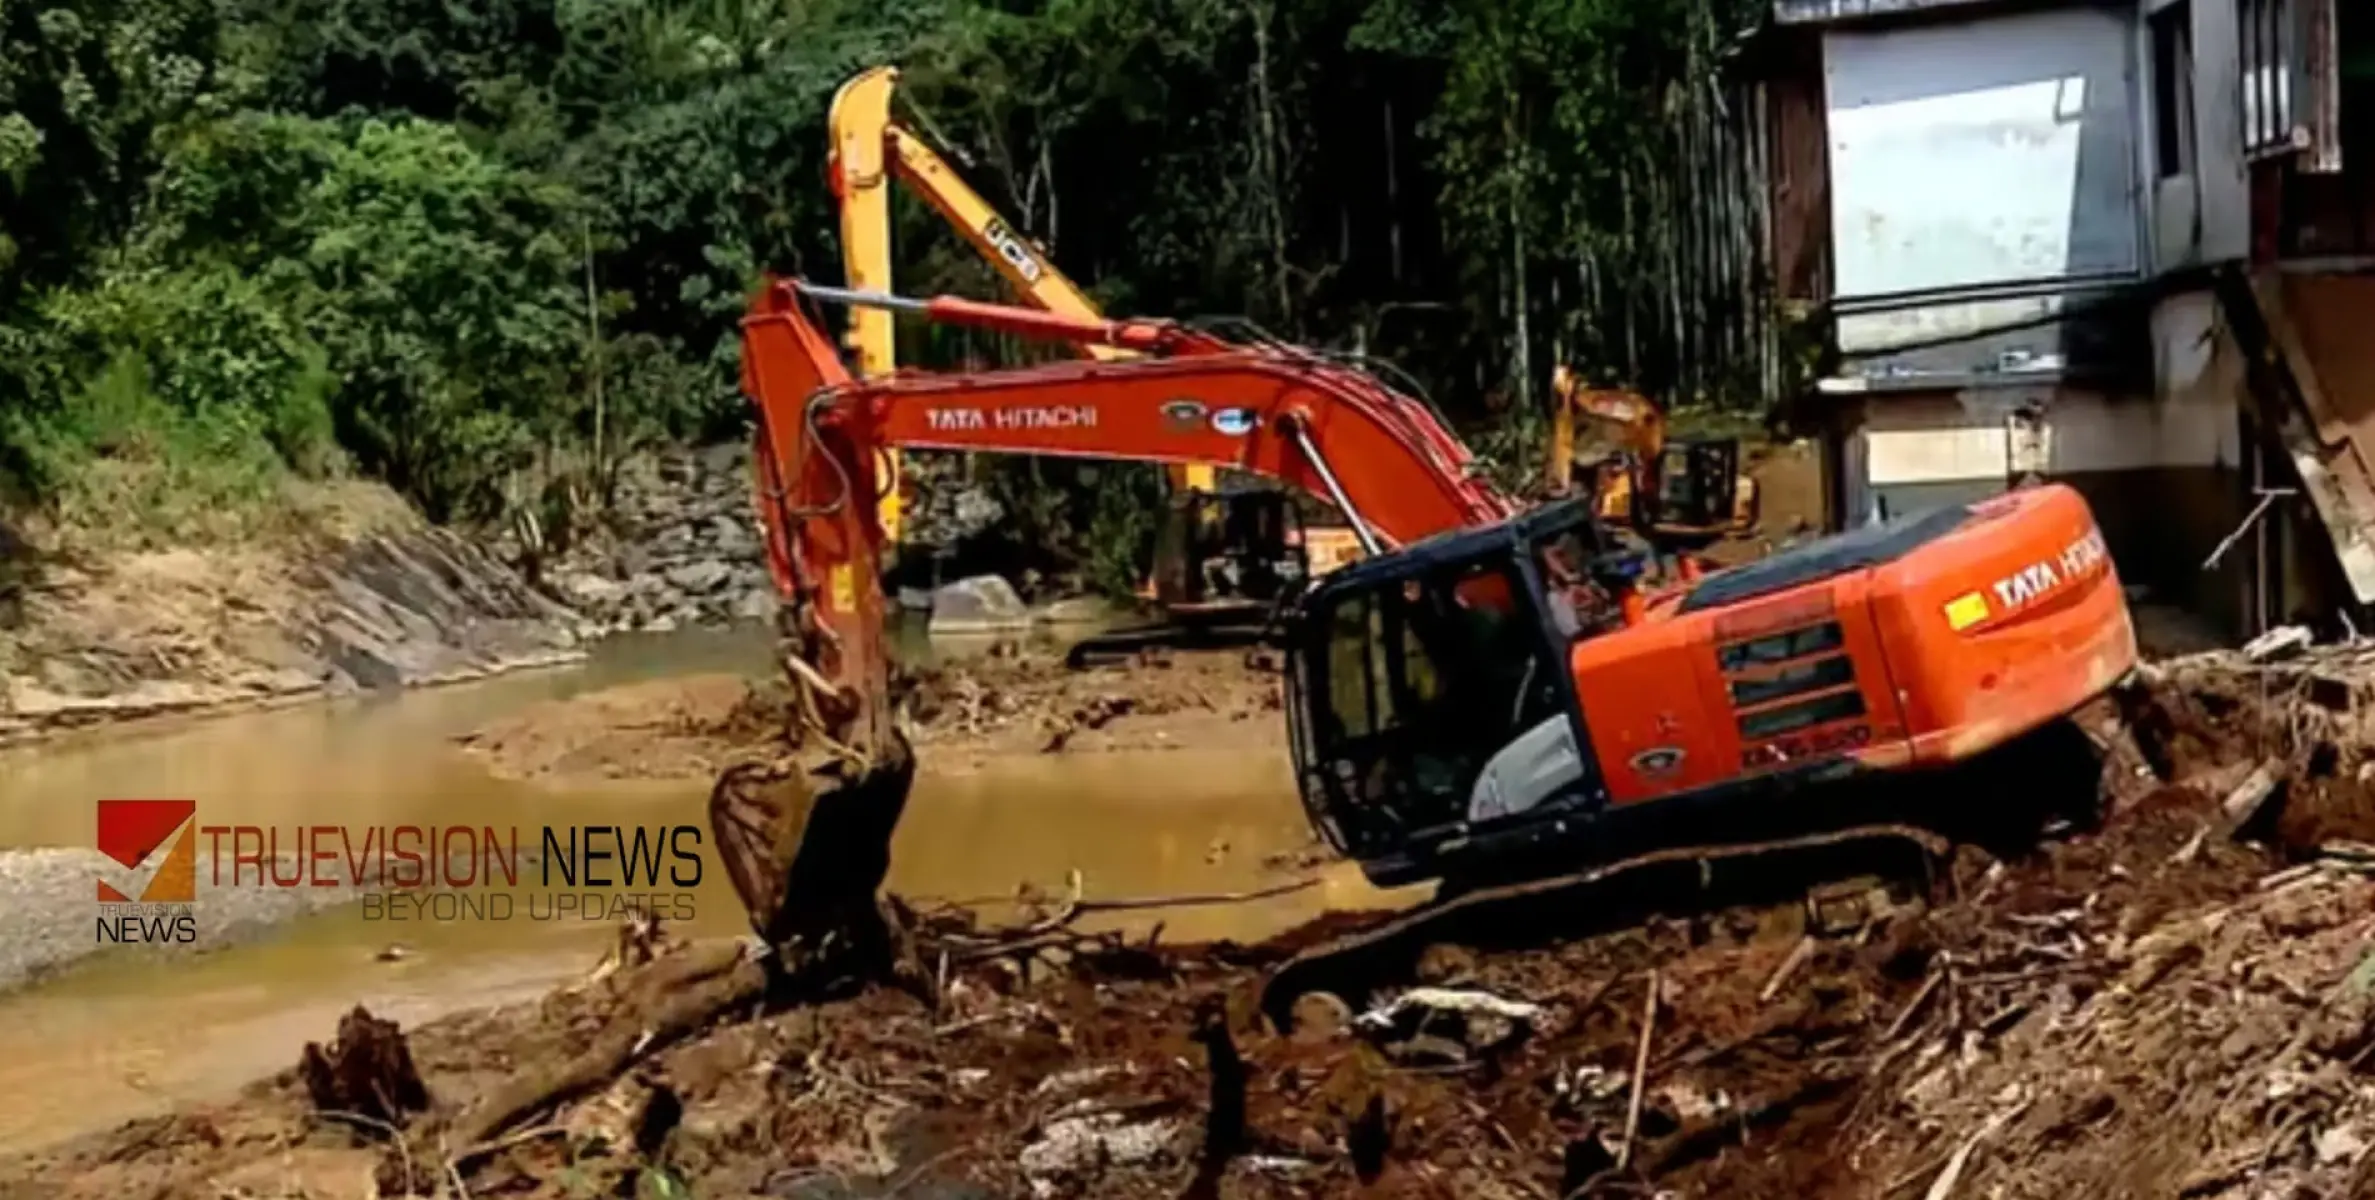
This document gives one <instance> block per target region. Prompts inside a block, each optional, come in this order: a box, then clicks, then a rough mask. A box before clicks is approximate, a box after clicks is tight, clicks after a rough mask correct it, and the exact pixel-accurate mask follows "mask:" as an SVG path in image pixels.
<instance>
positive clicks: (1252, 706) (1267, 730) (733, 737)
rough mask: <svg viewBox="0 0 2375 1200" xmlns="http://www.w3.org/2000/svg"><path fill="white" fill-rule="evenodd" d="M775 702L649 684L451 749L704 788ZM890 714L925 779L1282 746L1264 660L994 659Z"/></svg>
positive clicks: (536, 772)
mask: <svg viewBox="0 0 2375 1200" xmlns="http://www.w3.org/2000/svg"><path fill="white" fill-rule="evenodd" d="M780 695H781V693H780V691H779V689H778V688H777V687H776V685H774V684H773V683H771V682H759V681H754V680H751V679H748V678H746V677H742V676H736V675H726V674H713V675H696V676H689V677H684V678H676V679H665V680H656V681H653V682H649V683H639V684H632V685H628V686H625V687H618V688H611V689H607V690H604V691H600V692H595V693H591V694H588V695H583V696H577V697H572V698H570V699H566V700H555V701H550V702H547V703H544V704H539V705H535V706H533V707H530V708H528V709H525V710H522V711H521V712H519V713H517V714H516V715H514V716H511V717H509V718H506V719H504V720H502V721H499V722H496V723H494V724H492V725H489V726H487V727H485V728H482V729H479V730H476V731H474V732H472V733H471V734H469V735H468V736H466V737H464V738H463V739H462V744H463V746H464V747H465V748H466V749H468V750H469V751H470V752H471V753H473V754H475V755H477V756H479V757H480V758H481V760H482V761H484V762H485V763H486V764H487V766H488V767H489V769H490V770H492V771H494V772H495V773H496V774H498V775H500V776H503V777H505V778H511V779H534V780H544V781H548V782H558V783H582V782H587V781H593V780H630V779H631V780H672V781H685V780H702V781H706V780H709V779H713V778H715V777H716V776H717V774H718V773H719V772H720V771H722V770H724V769H725V768H726V767H727V766H728V765H730V764H732V763H734V762H736V761H739V760H740V759H742V758H744V757H747V756H751V755H757V754H765V753H767V752H768V751H769V750H770V745H769V743H770V742H771V740H772V739H773V738H774V737H775V734H776V732H777V731H778V730H780V729H781V728H782V727H783V721H784V718H785V713H784V709H783V704H782V701H781V699H780ZM899 704H900V707H901V711H902V712H903V714H904V715H905V717H906V719H907V721H908V723H909V724H910V726H911V727H912V729H913V735H912V736H913V737H914V740H915V742H916V745H917V747H918V750H919V752H920V753H922V754H923V755H924V757H925V760H926V761H927V762H928V763H929V764H930V765H931V766H932V768H933V769H935V770H945V769H961V768H962V767H964V766H965V765H966V764H967V763H968V762H972V761H976V760H979V759H981V758H985V757H988V756H992V755H1000V754H1042V753H1045V754H1056V753H1096V752H1100V751H1109V750H1152V749H1163V748H1198V747H1217V746H1240V745H1243V746H1248V747H1260V748H1263V749H1265V750H1268V749H1270V748H1273V747H1283V737H1284V731H1283V721H1282V720H1281V719H1280V718H1279V717H1278V716H1277V715H1276V714H1277V709H1278V706H1279V691H1278V674H1277V670H1276V665H1275V662H1274V660H1273V659H1272V658H1271V656H1269V655H1268V654H1267V653H1265V652H1251V653H1248V652H1244V651H1203V652H1179V653H1147V654H1142V655H1140V656H1139V658H1138V660H1137V661H1135V662H1133V663H1131V664H1129V665H1127V666H1108V667H1097V668H1092V669H1087V670H1081V671H1068V670H1065V669H1064V667H1063V664H1062V663H1061V662H1058V661H1056V660H1055V659H1054V658H1053V657H1051V656H1050V655H1048V654H1046V653H1044V652H1033V651H1025V650H1022V649H1020V648H1012V647H999V648H996V649H995V650H994V652H992V653H989V654H986V655H983V656H980V657H976V658H971V659H967V660H964V661H963V662H960V663H956V664H952V665H948V666H942V667H937V668H933V669H930V670H926V671H923V672H920V673H918V674H916V675H914V676H913V677H911V678H910V679H909V680H908V681H907V686H906V688H905V689H904V691H903V694H902V695H901V697H900V700H899ZM1279 752H1283V750H1282V749H1281V750H1280V751H1279Z"/></svg>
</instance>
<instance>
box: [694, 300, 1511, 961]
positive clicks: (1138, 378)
mask: <svg viewBox="0 0 2375 1200" xmlns="http://www.w3.org/2000/svg"><path fill="white" fill-rule="evenodd" d="M820 301H825V302H841V303H848V304H850V305H852V306H853V307H855V308H856V309H857V310H858V313H859V315H864V314H866V313H886V312H889V311H894V310H899V309H907V310H912V311H916V312H920V313H922V314H924V315H925V316H927V317H929V318H930V319H932V320H934V321H937V322H942V323H950V324H963V325H972V326H976V327H981V328H988V329H996V330H1001V331H1004V332H1007V333H1010V334H1015V335H1019V336H1024V337H1033V338H1040V339H1047V340H1056V341H1062V342H1066V343H1070V344H1073V345H1077V346H1098V347H1104V348H1108V349H1114V350H1121V351H1125V352H1128V353H1130V354H1132V355H1134V356H1135V357H1133V358H1132V359H1130V360H1127V361H1113V362H1096V361H1084V362H1076V363H1059V364H1054V365H1046V366H1036V367H1023V368H1015V369H1008V370H997V371H986V372H975V373H969V374H960V375H925V374H891V375H887V376H882V377H876V378H858V377H855V376H853V375H852V373H851V372H850V371H849V369H848V367H847V366H846V365H845V364H844V362H843V361H842V358H841V356H840V354H839V353H837V352H836V350H835V349H834V346H833V342H832V339H831V338H830V337H829V336H828V335H827V334H826V333H825V332H824V330H823V328H822V326H821V324H820V322H819V321H818V320H817V318H816V316H815V315H814V313H813V312H812V311H811V308H810V305H811V304H812V303H814V302H820ZM743 388H744V391H745V392H746V393H747V394H748V395H749V397H750V399H751V400H752V402H753V404H754V405H755V407H756V409H757V412H758V424H759V429H758V440H759V446H758V458H759V508H760V516H761V519H762V522H763V524H764V525H765V527H766V534H767V546H768V555H769V563H770V567H771V569H772V571H773V574H774V576H775V580H776V584H777V587H778V590H779V591H780V592H781V594H782V597H783V605H782V611H781V618H780V619H781V622H782V625H783V632H784V634H785V639H784V642H785V653H786V660H787V661H786V663H785V667H786V671H787V674H788V676H789V678H790V681H791V683H792V686H793V693H794V696H793V704H792V708H793V712H794V724H795V727H796V728H795V733H796V740H797V741H798V742H799V744H800V746H801V747H802V749H803V752H804V754H805V757H806V758H807V760H808V765H806V766H803V767H801V768H800V769H799V770H776V771H773V772H772V773H758V772H745V773H744V774H742V775H741V776H736V775H734V774H732V773H729V775H728V777H727V778H726V779H723V780H721V781H720V784H719V787H718V789H717V791H716V792H715V793H713V795H712V797H711V822H712V825H713V827H714V828H715V829H716V830H717V831H718V835H719V838H720V840H721V842H722V843H724V844H723V846H722V847H721V849H722V850H723V851H724V856H725V858H726V862H727V866H728V874H729V875H730V876H731V877H732V878H733V881H734V884H735V887H736V889H737V890H738V891H739V892H740V893H741V896H742V899H743V902H744V903H745V905H746V906H748V907H749V908H750V911H751V913H752V915H753V919H754V922H755V923H757V925H758V926H759V928H760V931H761V932H762V933H763V934H765V935H766V936H767V937H768V938H769V940H770V941H773V942H777V943H778V944H781V943H782V941H783V940H784V939H785V938H786V937H798V936H800V935H801V933H802V932H803V931H804V930H805V931H806V932H807V933H808V934H809V935H810V936H812V937H822V936H824V933H820V932H819V930H820V929H822V930H824V932H825V933H840V932H842V931H841V930H840V929H839V926H840V925H844V924H846V923H847V920H848V919H849V918H850V917H851V915H852V914H859V915H861V916H862V914H863V913H864V912H865V911H866V906H867V905H868V904H869V903H870V902H871V898H872V897H873V895H874V893H875V891H876V889H878V888H879V887H880V885H881V882H882V879H883V876H884V874H885V873H886V872H887V870H888V865H889V860H888V846H889V834H890V829H891V826H892V824H894V823H895V822H896V819H897V812H898V809H899V806H900V805H901V804H902V803H903V802H904V798H905V788H906V784H907V781H908V780H909V779H910V778H911V777H912V771H913V757H912V754H911V753H910V751H909V749H908V746H907V743H906V741H905V739H904V738H903V736H902V735H901V733H900V731H899V730H898V728H897V726H896V723H895V721H894V717H893V713H892V711H891V701H890V690H891V689H890V660H889V652H888V647H887V643H886V635H885V632H884V613H885V607H886V606H885V603H884V598H883V594H882V591H881V584H880V579H881V568H882V565H883V557H884V554H885V552H886V549H887V546H888V535H887V532H886V530H885V529H884V526H883V521H882V512H881V509H880V507H879V504H878V501H879V500H880V499H881V497H882V496H883V495H884V493H885V492H887V491H888V490H889V488H890V483H891V481H890V479H889V478H888V477H887V476H886V475H885V474H884V471H883V466H882V464H883V461H884V452H885V451H890V450H895V449H901V448H910V449H912V448H927V447H928V448H932V449H941V450H964V451H998V452H1008V453H1022V454H1049V455H1070V456H1077V457H1087V458H1097V459H1105V460H1121V461H1136V462H1147V463H1159V464H1162V465H1165V466H1170V467H1203V468H1213V467H1231V468H1235V469H1238V470H1242V471H1246V472H1249V473H1253V474H1258V475H1263V476H1266V477H1269V478H1272V479H1275V480H1278V481H1281V482H1283V483H1285V484H1288V485H1290V486H1293V487H1297V488H1300V489H1303V490H1304V491H1306V492H1309V493H1311V494H1313V495H1316V496H1318V497H1320V498H1322V499H1325V500H1327V501H1329V502H1330V503H1332V504H1334V505H1335V506H1336V507H1337V508H1338V509H1339V510H1341V511H1342V512H1343V514H1344V516H1345V518H1346V519H1347V520H1348V521H1350V522H1351V523H1352V525H1353V528H1354V529H1355V530H1356V531H1357V532H1358V533H1359V535H1360V537H1361V540H1362V543H1363V548H1364V550H1366V551H1367V552H1368V553H1369V554H1372V555H1374V554H1377V553H1379V552H1380V551H1382V550H1385V549H1388V548H1393V547H1400V546H1404V545H1408V544H1410V543H1412V542H1415V541H1418V540H1420V539H1423V538H1426V537H1428V536H1430V535H1433V534H1437V533H1441V532H1445V531H1448V530H1453V529H1459V528H1463V527H1468V526H1474V525H1483V524H1491V523H1494V522H1498V521H1501V520H1504V519H1506V518H1507V517H1509V516H1511V515H1513V514H1514V513H1515V511H1516V506H1515V505H1514V504H1513V503H1512V502H1511V501H1510V500H1509V499H1508V498H1507V497H1505V496H1503V495H1501V494H1500V493H1499V492H1498V491H1496V490H1494V489H1493V488H1492V486H1491V485H1490V484H1489V483H1488V482H1486V481H1485V480H1484V479H1483V478H1482V477H1481V476H1480V475H1478V474H1477V473H1476V471H1475V470H1474V469H1473V468H1474V466H1475V464H1474V462H1473V460H1472V458H1471V456H1470V454H1469V452H1468V450H1467V449H1466V447H1465V446H1463V445H1462V444H1461V443H1460V441H1459V439H1458V438H1457V437H1455V436H1454V435H1453V434H1452V433H1451V431H1450V430H1449V429H1448V428H1446V427H1445V426H1444V425H1443V423H1442V421H1441V419H1440V418H1439V417H1438V416H1437V415H1436V414H1435V412H1434V411H1433V409H1431V408H1430V407H1428V406H1427V405H1425V404H1424V403H1422V402H1420V401H1418V400H1415V399H1413V398H1411V397H1408V396H1404V395H1401V394H1399V393H1397V392H1394V391H1392V390H1390V389H1388V388H1386V387H1385V386H1383V385H1382V384H1380V383H1379V382H1378V381H1377V380H1376V379H1375V378H1373V377H1371V376H1370V375H1368V374H1367V373H1365V372H1363V371H1361V370H1359V369H1357V368H1355V367H1352V366H1349V365H1345V364H1342V363H1339V362H1337V361H1334V360H1331V359H1329V358H1327V357H1325V356H1322V355H1319V354H1315V353H1312V352H1309V351H1303V350H1296V349H1292V348H1288V347H1281V346H1271V345H1262V346H1250V347H1248V346H1239V345H1235V344H1232V343H1229V342H1226V341H1223V340H1221V339H1218V338H1215V337H1212V336H1210V335H1208V334H1204V333H1199V332H1196V331H1193V330H1189V329H1185V328H1182V327H1180V326H1178V325H1175V324H1172V323H1168V322H1150V321H1111V320H1105V319H1102V318H1082V317H1073V316H1063V315H1059V314H1054V313H1048V312H1039V311H1033V310H1030V309H1023V308H1013V307H1007V306H1001V305H992V304H982V303H979V302H975V301H968V300H960V299H955V298H949V297H940V298H935V299H932V300H908V299H903V298H899V297H893V296H888V295H884V294H881V293H863V292H851V291H847V290H843V289H834V288H824V287H817V286H812V285H806V284H800V283H795V282H791V281H771V282H770V283H769V284H768V285H767V286H766V288H765V289H764V291H763V292H762V293H761V294H760V295H759V297H758V298H757V300H756V301H755V303H754V304H753V306H752V309H751V311H750V313H749V314H748V315H747V316H746V317H745V318H744V321H743ZM828 823H829V824H831V825H833V826H835V827H836V828H835V831H834V833H833V834H831V835H830V837H829V839H821V840H820V834H819V829H820V827H821V826H823V825H825V824H828ZM820 847H822V848H820ZM795 859H796V860H798V861H797V863H796V862H795ZM828 917H830V918H831V919H832V920H831V922H828V921H827V918H828ZM828 925H830V927H828ZM845 940H846V938H845Z"/></svg>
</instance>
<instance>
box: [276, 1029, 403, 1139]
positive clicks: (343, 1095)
mask: <svg viewBox="0 0 2375 1200" xmlns="http://www.w3.org/2000/svg"><path fill="white" fill-rule="evenodd" d="M297 1070H298V1074H300V1075H301V1076H303V1077H304V1080H305V1090H306V1092H307V1094H308V1095H309V1096H310V1097H311V1098H312V1100H313V1106H314V1108H315V1109H317V1110H319V1111H320V1112H322V1113H324V1114H326V1115H328V1114H335V1115H337V1116H343V1117H349V1118H359V1119H360V1122H361V1123H363V1124H366V1125H369V1124H379V1125H384V1126H386V1127H387V1128H388V1129H389V1130H394V1129H399V1128H402V1127H403V1125H404V1123H405V1122H406V1121H408V1120H410V1119H411V1117H412V1115H413V1114H414V1113H418V1112H423V1111H426V1110H427V1109H428V1107H429V1089H428V1086H427V1085H426V1084H423V1083H422V1082H421V1076H420V1072H419V1071H418V1070H416V1069H415V1068H414V1067H413V1064H412V1047H411V1046H409V1045H407V1044H406V1043H405V1041H404V1031H403V1029H402V1028H400V1027H399V1026H398V1025H397V1024H396V1023H395V1022H394V1021H383V1020H381V1019H379V1018H378V1017H375V1016H372V1015H371V1013H370V1010H368V1009H366V1008H364V1007H363V1006H362V1005H359V1004H358V1005H356V1006H355V1007H354V1010H353V1011H351V1012H349V1013H347V1014H346V1015H345V1016H344V1017H341V1018H339V1021H338V1033H337V1036H335V1037H333V1038H332V1039H331V1040H330V1044H329V1045H327V1046H324V1045H322V1044H321V1043H320V1042H307V1043H305V1051H304V1054H303V1055H302V1056H301V1057H300V1058H299V1059H298V1062H297Z"/></svg>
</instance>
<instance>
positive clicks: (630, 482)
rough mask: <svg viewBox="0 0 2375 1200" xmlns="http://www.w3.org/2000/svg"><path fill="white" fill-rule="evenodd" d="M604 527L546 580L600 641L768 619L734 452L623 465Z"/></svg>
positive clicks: (745, 464)
mask: <svg viewBox="0 0 2375 1200" xmlns="http://www.w3.org/2000/svg"><path fill="white" fill-rule="evenodd" d="M614 503H615V507H614V509H613V510H612V514H611V519H610V522H609V527H608V528H607V529H605V530H603V531H602V532H601V533H600V534H599V535H597V536H596V537H594V538H591V539H589V540H588V541H587V542H586V543H585V544H583V545H581V546H578V547H575V548H573V549H572V551H571V552H570V553H569V554H568V555H567V556H565V557H564V559H563V560H562V562H561V564H560V566H559V567H558V569H556V570H554V571H553V572H551V583H552V586H553V588H554V590H555V591H556V592H558V593H559V594H560V595H561V596H563V597H565V598H566V599H567V600H568V601H569V603H570V604H572V605H574V606H575V607H576V608H577V609H578V610H579V611H580V612H582V613H584V614H585V616H586V619H587V620H588V621H589V622H590V623H591V624H592V625H593V626H594V628H596V629H598V630H600V631H602V632H606V633H607V632H617V631H624V630H651V631H661V630H669V629H681V628H685V627H687V626H693V625H704V624H724V623H727V622H730V621H734V620H762V619H765V618H766V617H768V616H770V615H772V614H773V613H774V611H775V592H774V588H773V587H772V585H771V584H770V583H769V582H768V579H767V567H766V556H765V552H764V550H763V549H762V547H761V544H760V541H759V531H758V526H757V522H756V520H755V518H754V514H753V512H752V506H751V490H750V456H749V451H748V450H747V449H746V448H744V447H743V446H742V445H741V444H740V443H728V444H723V445H717V446H711V447H708V448H706V449H702V450H671V451H665V452H662V453H660V454H657V455H653V456H651V457H650V458H647V459H643V460H639V461H637V462H634V463H630V464H628V466H627V468H626V469H625V470H624V472H623V473H622V475H621V478H620V480H619V484H618V492H617V495H616V496H615V497H614Z"/></svg>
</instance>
